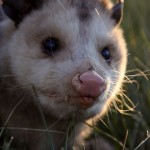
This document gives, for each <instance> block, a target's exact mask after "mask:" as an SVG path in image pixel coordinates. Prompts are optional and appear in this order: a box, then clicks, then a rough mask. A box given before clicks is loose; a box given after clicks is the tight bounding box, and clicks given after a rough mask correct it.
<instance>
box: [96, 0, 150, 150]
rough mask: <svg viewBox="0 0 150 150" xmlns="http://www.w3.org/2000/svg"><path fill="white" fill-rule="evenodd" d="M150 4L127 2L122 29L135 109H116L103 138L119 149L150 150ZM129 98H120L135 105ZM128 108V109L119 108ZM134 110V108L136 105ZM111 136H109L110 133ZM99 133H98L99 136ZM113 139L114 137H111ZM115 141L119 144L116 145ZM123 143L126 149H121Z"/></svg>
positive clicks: (128, 85)
mask: <svg viewBox="0 0 150 150" xmlns="http://www.w3.org/2000/svg"><path fill="white" fill-rule="evenodd" d="M149 17H150V1H148V0H125V8H124V20H123V23H122V27H123V29H124V35H125V38H126V41H127V47H128V67H127V74H126V75H127V77H128V78H129V79H130V80H131V81H128V82H127V83H125V84H124V87H123V88H124V94H125V95H126V96H127V97H129V98H130V100H131V101H132V102H133V103H134V105H135V106H136V107H135V110H134V111H132V109H130V110H129V111H124V112H123V111H117V110H116V108H114V109H112V110H111V112H109V114H108V115H107V116H106V117H104V118H103V120H104V122H105V123H106V124H107V126H106V125H104V124H103V123H102V122H101V121H100V123H99V128H100V129H101V131H102V132H100V135H102V136H103V137H105V138H106V139H107V140H108V141H109V142H110V141H111V142H112V143H113V145H115V149H116V150H120V149H129V150H137V149H138V150H149V149H150V138H149V137H150V81H149V79H150V77H149V74H150V18H149ZM126 96H120V97H119V98H120V99H121V100H122V101H124V102H126V103H128V105H129V106H131V102H129V100H128V98H127V97H126ZM118 107H119V108H120V109H127V107H126V106H122V105H121V106H118ZM132 107H133V106H132ZM106 133H107V134H109V136H108V135H107V134H106ZM96 134H97V133H96ZM110 136H111V137H113V138H114V139H113V138H110ZM115 139H117V140H118V141H117V142H116V141H115ZM118 142H121V143H122V145H123V146H120V145H119V144H118Z"/></svg>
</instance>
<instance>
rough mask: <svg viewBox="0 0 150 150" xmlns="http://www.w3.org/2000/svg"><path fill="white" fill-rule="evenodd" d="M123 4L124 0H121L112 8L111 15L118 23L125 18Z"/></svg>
mask: <svg viewBox="0 0 150 150" xmlns="http://www.w3.org/2000/svg"><path fill="white" fill-rule="evenodd" d="M123 6H124V3H123V0H119V2H118V3H117V4H116V5H115V6H114V7H113V8H112V15H111V17H112V18H113V19H114V20H115V23H116V24H117V25H118V24H120V23H121V21H122V18H123Z"/></svg>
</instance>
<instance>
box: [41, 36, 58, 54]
mask: <svg viewBox="0 0 150 150" xmlns="http://www.w3.org/2000/svg"><path fill="white" fill-rule="evenodd" d="M42 47H43V52H44V53H45V54H47V55H49V56H52V55H53V54H54V53H55V52H56V51H57V50H59V48H60V42H59V40H58V39H56V38H47V39H46V40H44V41H43V43H42Z"/></svg>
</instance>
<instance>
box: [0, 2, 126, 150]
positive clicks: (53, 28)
mask: <svg viewBox="0 0 150 150" xmlns="http://www.w3.org/2000/svg"><path fill="white" fill-rule="evenodd" d="M60 2H61V1H60ZM110 13H111V11H106V12H105V11H103V10H101V9H99V8H95V11H94V13H93V17H92V19H91V21H90V22H89V23H88V25H87V24H85V26H83V25H81V24H80V22H79V19H78V17H77V14H76V9H75V8H72V7H70V6H69V4H68V3H67V0H64V1H62V2H61V5H60V3H58V2H53V3H52V2H49V3H47V4H46V5H44V6H43V7H42V9H40V10H38V11H34V12H32V13H31V14H30V15H28V16H27V17H26V18H25V20H24V21H23V22H22V23H21V24H20V25H19V28H18V29H15V28H14V25H13V24H12V22H11V21H7V20H6V21H4V22H2V23H1V24H0V30H2V29H3V32H2V35H3V38H4V42H3V43H2V42H0V45H1V48H0V67H1V68H2V71H0V76H12V79H10V77H9V78H8V80H7V77H5V80H6V81H5V82H6V83H7V84H8V83H9V86H8V85H5V83H3V84H2V86H4V85H5V86H6V87H7V88H10V89H14V88H15V90H7V89H5V92H6V93H7V94H6V95H5V93H4V94H0V104H1V105H0V108H1V107H2V109H1V112H0V113H1V115H2V119H3V122H5V120H6V119H7V117H8V114H9V113H10V111H11V110H12V109H13V108H14V106H15V105H16V104H17V103H18V101H20V97H22V98H23V99H24V100H23V102H22V104H20V105H22V106H20V109H18V111H17V112H18V113H16V114H14V115H12V119H10V121H9V122H8V126H16V127H27V128H42V127H43V125H42V121H41V122H40V121H39V120H40V118H41V117H40V116H36V115H35V114H36V111H34V109H33V110H32V108H30V107H29V106H30V105H31V104H32V105H33V107H34V105H36V103H37V98H35V95H34V94H33V91H32V86H34V87H35V88H36V90H37V94H38V96H39V100H40V103H41V107H42V109H43V112H44V114H46V119H47V123H48V126H50V125H51V124H52V123H54V122H55V121H57V120H58V119H62V121H61V122H60V123H59V124H60V125H57V127H56V128H55V127H53V130H63V128H62V129H61V124H62V126H66V123H65V122H66V121H63V119H64V118H65V119H67V118H70V117H77V120H80V121H84V120H86V119H89V118H91V117H94V116H96V115H101V113H102V111H103V109H104V108H105V107H106V106H107V103H109V102H110V101H111V100H113V97H114V96H115V95H116V94H117V93H118V91H119V88H120V86H121V84H122V80H123V78H124V74H125V68H126V58H127V52H126V45H125V41H124V38H123V36H122V30H121V29H119V28H118V27H115V25H114V21H113V20H112V19H111V18H110V16H111V14H110ZM81 30H82V31H83V33H84V34H83V33H81ZM6 31H9V32H6ZM8 34H9V35H8ZM53 36H54V37H56V38H59V39H60V40H61V41H62V43H63V49H61V50H60V51H59V52H58V53H56V54H54V56H53V57H49V56H46V55H45V54H44V53H43V52H42V49H41V42H42V41H43V40H44V39H45V38H47V37H53ZM105 46H110V47H111V48H110V51H111V56H112V57H113V58H112V61H111V64H110V65H108V64H107V62H106V61H105V60H104V58H103V57H102V56H101V52H100V51H101V50H102V48H104V47H105ZM2 62H3V63H2ZM91 66H92V67H93V68H94V69H95V70H96V72H98V74H99V75H100V76H102V77H103V78H104V79H105V80H106V81H107V89H106V91H105V92H104V93H103V94H102V95H101V96H99V100H98V102H97V103H95V104H94V105H93V106H92V107H90V108H88V109H83V108H82V107H79V106H78V105H77V104H76V98H75V97H77V93H76V92H75V91H74V88H73V87H72V83H71V81H72V78H73V77H74V76H75V75H76V74H78V73H83V72H85V71H87V70H88V69H89V68H90V67H91ZM13 93H15V94H13ZM17 93H19V94H18V95H19V96H17ZM9 94H10V95H13V96H14V97H9V96H8V95H9ZM20 95H22V96H20ZM47 95H51V98H50V97H49V96H47ZM68 95H70V96H71V97H70V98H67V96H68ZM18 97H19V98H18ZM3 98H6V101H5V102H4V100H3ZM8 103H9V104H10V105H9V106H10V107H9V109H8ZM26 111H28V113H27V114H30V115H31V116H30V117H29V118H28V116H27V114H26ZM15 115H16V116H15ZM51 117H52V118H53V117H54V118H55V119H53V120H55V121H53V120H52V119H51ZM32 118H33V119H34V118H35V120H36V121H34V120H32ZM16 119H17V120H16ZM22 119H24V120H23V121H22ZM31 124H32V125H31ZM10 135H13V136H14V137H16V139H20V138H22V139H23V140H24V141H25V143H26V144H27V145H28V146H29V147H30V148H31V150H34V149H36V150H38V149H39V150H45V149H46V146H44V144H42V143H45V138H44V137H43V134H41V133H38V132H37V133H32V134H31V133H30V132H28V131H26V132H25V131H23V132H22V136H20V134H18V132H15V131H12V132H10ZM23 135H24V136H23ZM30 136H33V139H30V140H29V137H30ZM38 136H40V137H43V138H39V139H40V140H37V137H38ZM35 140H37V143H36V144H37V145H36V146H35V147H34V146H33V145H34V144H32V143H34V142H35ZM42 141H43V142H42ZM54 141H55V142H54V143H55V144H56V145H59V144H60V143H59V140H57V139H56V138H55V136H54ZM38 143H39V144H38ZM38 147H42V148H38ZM56 147H57V146H56ZM57 148H58V147H57ZM57 148H56V149H57ZM58 149H59V148H58Z"/></svg>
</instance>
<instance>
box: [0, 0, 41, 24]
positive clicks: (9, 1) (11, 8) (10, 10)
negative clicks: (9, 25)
mask: <svg viewBox="0 0 150 150" xmlns="http://www.w3.org/2000/svg"><path fill="white" fill-rule="evenodd" d="M41 3H42V0H2V8H3V10H4V12H5V14H6V15H7V16H8V17H9V18H10V19H12V20H13V21H14V22H15V24H16V25H17V24H19V23H20V22H21V21H22V19H23V18H24V17H25V16H26V15H27V14H28V13H30V12H31V11H32V10H33V9H37V8H39V7H40V6H41Z"/></svg>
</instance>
